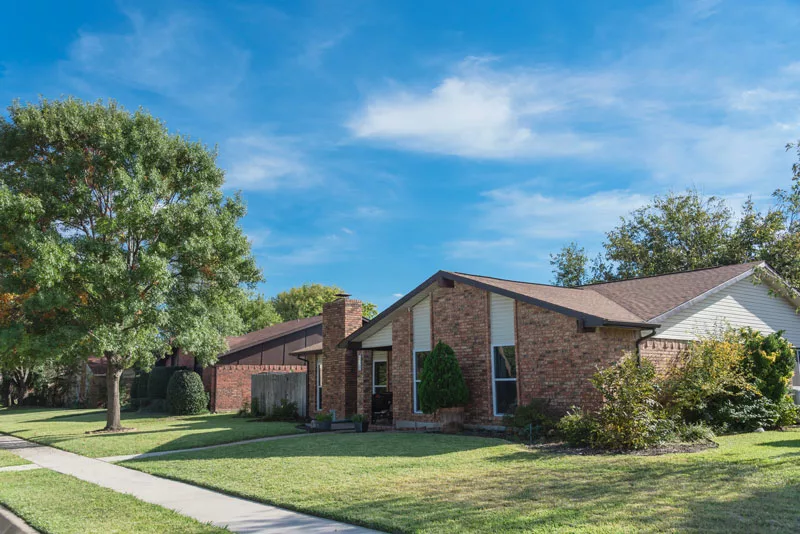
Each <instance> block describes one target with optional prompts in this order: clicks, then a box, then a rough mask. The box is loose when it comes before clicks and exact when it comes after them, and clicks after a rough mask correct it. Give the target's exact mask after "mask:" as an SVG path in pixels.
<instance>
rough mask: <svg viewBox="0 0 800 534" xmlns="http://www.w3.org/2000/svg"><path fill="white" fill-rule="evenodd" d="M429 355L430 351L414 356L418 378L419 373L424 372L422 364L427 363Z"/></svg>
mask: <svg viewBox="0 0 800 534" xmlns="http://www.w3.org/2000/svg"><path fill="white" fill-rule="evenodd" d="M428 354H430V352H429V351H422V352H417V353H416V354H415V355H414V360H415V363H416V367H417V378H419V373H420V372H421V371H422V363H423V362H424V361H425V358H427V357H428Z"/></svg>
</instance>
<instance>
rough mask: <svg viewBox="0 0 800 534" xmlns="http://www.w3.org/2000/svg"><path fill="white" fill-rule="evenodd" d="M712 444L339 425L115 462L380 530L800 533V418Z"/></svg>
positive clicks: (721, 439)
mask: <svg viewBox="0 0 800 534" xmlns="http://www.w3.org/2000/svg"><path fill="white" fill-rule="evenodd" d="M719 443H720V446H719V448H717V449H711V450H707V451H704V452H699V453H691V454H687V453H684V454H671V455H664V456H632V455H611V454H609V455H598V456H582V455H574V454H565V453H563V452H561V453H557V452H544V451H536V450H528V449H527V448H525V447H523V446H521V445H515V444H508V443H506V442H503V441H500V440H493V439H485V438H478V437H463V436H447V435H436V434H411V433H407V434H399V433H398V434H395V433H392V434H389V433H371V434H342V435H330V436H317V437H314V438H309V439H302V440H292V441H291V442H290V441H276V442H269V443H260V444H252V445H241V446H236V447H229V448H225V449H217V450H209V451H198V452H194V453H181V454H177V455H175V456H172V455H170V456H166V457H163V458H154V459H150V460H137V461H131V462H126V463H125V465H127V466H130V467H133V468H136V469H140V470H142V471H146V472H148V473H153V474H156V475H161V476H165V477H169V478H175V479H179V480H185V481H189V482H193V483H196V484H198V485H202V486H207V487H211V488H216V489H219V490H222V491H225V492H229V493H232V494H236V495H241V496H245V497H249V498H252V499H255V500H260V501H264V502H267V503H271V504H276V505H279V506H284V507H288V508H293V509H296V510H301V511H304V512H308V513H311V514H315V515H320V516H326V517H332V518H335V519H339V520H342V521H348V522H353V523H359V524H363V525H366V526H372V527H375V528H379V529H383V530H387V531H403V532H464V531H483V532H511V531H520V530H524V531H533V532H594V533H600V532H614V533H617V532H642V531H646V532H664V531H678V532H742V533H751V532H797V531H799V530H800V430H793V431H787V432H766V433H762V434H746V435H739V436H726V437H721V438H719Z"/></svg>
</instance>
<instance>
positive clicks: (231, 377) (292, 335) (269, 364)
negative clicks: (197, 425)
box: [167, 315, 322, 412]
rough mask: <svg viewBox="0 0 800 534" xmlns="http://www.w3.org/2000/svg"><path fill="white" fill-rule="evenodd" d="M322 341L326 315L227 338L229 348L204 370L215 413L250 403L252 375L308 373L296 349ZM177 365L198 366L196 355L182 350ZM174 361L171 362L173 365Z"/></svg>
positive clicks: (175, 363) (175, 362) (177, 357)
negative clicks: (190, 354)
mask: <svg viewBox="0 0 800 534" xmlns="http://www.w3.org/2000/svg"><path fill="white" fill-rule="evenodd" d="M321 340H322V317H321V316H319V315H317V316H315V317H308V318H305V319H297V320H294V321H287V322H285V323H280V324H276V325H272V326H268V327H266V328H262V329H261V330H256V331H255V332H250V333H248V334H245V335H243V336H235V337H229V338H227V342H228V351H227V352H225V353H224V354H222V355H220V356H219V359H218V360H217V363H216V364H215V365H212V366H209V367H206V368H205V369H203V370H202V375H203V384H204V385H205V388H206V391H208V392H209V395H210V409H211V411H212V412H217V411H232V410H238V409H239V408H241V407H242V404H244V403H248V404H249V403H250V383H251V382H250V377H251V376H252V375H254V374H258V373H266V372H272V373H298V372H299V373H304V372H305V371H306V362H305V361H303V360H300V359H298V358H297V357H296V356H294V355H292V351H295V350H297V349H301V348H303V347H307V346H309V345H313V344H315V343H317V342H319V341H321ZM173 359H174V362H173V364H174V365H186V366H188V367H193V366H194V358H192V357H191V356H187V355H185V354H182V353H181V352H180V351H179V350H177V351H175V355H174V356H173ZM169 363H170V362H167V364H169Z"/></svg>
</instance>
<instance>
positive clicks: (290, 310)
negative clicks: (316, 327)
mask: <svg viewBox="0 0 800 534" xmlns="http://www.w3.org/2000/svg"><path fill="white" fill-rule="evenodd" d="M341 293H342V290H341V289H340V288H338V287H336V286H326V285H322V284H303V285H302V286H300V287H293V288H291V289H289V290H288V291H283V292H281V293H278V294H277V295H275V296H274V297H272V304H273V306H275V311H277V312H278V315H280V316H281V318H282V319H283V320H284V321H291V320H293V319H302V318H304V317H313V316H315V315H319V314H321V313H322V305H323V304H325V303H327V302H332V301H334V300H336V295H338V294H341ZM362 313H363V315H364V317H366V318H367V319H371V318H373V317H375V316H376V315H378V308H377V307H376V306H375V304H372V303H371V302H365V303H364V304H363V311H362Z"/></svg>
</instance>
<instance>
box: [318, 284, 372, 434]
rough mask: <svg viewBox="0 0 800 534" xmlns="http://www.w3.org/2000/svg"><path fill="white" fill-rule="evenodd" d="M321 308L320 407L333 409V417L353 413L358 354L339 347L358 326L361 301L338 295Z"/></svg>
mask: <svg viewBox="0 0 800 534" xmlns="http://www.w3.org/2000/svg"><path fill="white" fill-rule="evenodd" d="M338 297H339V298H337V299H336V300H334V301H333V302H329V303H327V304H325V305H324V306H323V307H322V354H323V360H322V362H323V363H322V366H323V373H322V395H323V398H322V408H323V409H324V410H335V411H336V419H345V418H346V417H347V416H349V415H352V414H354V413H356V395H357V388H358V374H357V365H358V362H357V356H356V352H355V351H354V350H350V349H340V348H338V347H337V346H336V345H338V344H339V343H340V342H341V341H342V340H343V339H344V338H346V337H347V336H349V335H350V334H352V333H353V332H355V331H356V330H358V329H359V328H361V325H362V324H363V323H362V321H363V319H362V316H361V301H360V300H354V299H351V298H349V297H350V295H344V294H342V295H338Z"/></svg>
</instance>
